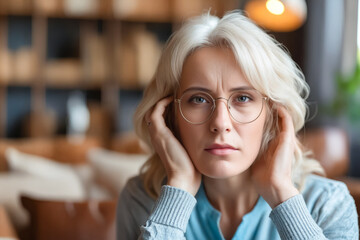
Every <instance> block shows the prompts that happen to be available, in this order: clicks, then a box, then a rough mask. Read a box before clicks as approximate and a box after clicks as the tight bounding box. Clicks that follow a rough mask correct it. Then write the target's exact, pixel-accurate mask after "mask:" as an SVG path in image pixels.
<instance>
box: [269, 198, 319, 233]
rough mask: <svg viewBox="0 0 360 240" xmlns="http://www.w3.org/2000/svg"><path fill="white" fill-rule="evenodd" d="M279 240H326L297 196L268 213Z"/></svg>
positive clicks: (302, 201)
mask: <svg viewBox="0 0 360 240" xmlns="http://www.w3.org/2000/svg"><path fill="white" fill-rule="evenodd" d="M270 218H271V219H272V221H273V222H274V224H275V226H276V228H277V230H278V232H279V234H280V237H281V239H294V240H295V239H299V240H300V239H301V240H304V239H314V240H316V239H326V238H325V236H324V235H323V233H322V230H321V228H320V227H319V226H318V225H317V224H316V222H315V221H314V220H313V218H312V216H311V215H310V212H309V210H308V209H307V207H306V205H305V201H304V198H303V196H302V195H301V194H298V195H296V196H294V197H292V198H290V199H288V200H287V201H285V202H284V203H282V204H280V205H279V206H277V207H276V208H274V209H273V211H272V212H271V213H270Z"/></svg>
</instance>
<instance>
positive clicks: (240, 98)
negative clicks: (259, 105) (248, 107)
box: [234, 94, 251, 103]
mask: <svg viewBox="0 0 360 240" xmlns="http://www.w3.org/2000/svg"><path fill="white" fill-rule="evenodd" d="M234 100H235V102H236V103H246V102H249V101H251V98H250V97H249V96H246V95H243V94H242V95H237V96H235V98H234Z"/></svg>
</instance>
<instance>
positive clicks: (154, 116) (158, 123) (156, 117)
mask: <svg viewBox="0 0 360 240" xmlns="http://www.w3.org/2000/svg"><path fill="white" fill-rule="evenodd" d="M173 100H174V97H173V96H171V97H167V98H164V99H161V100H160V101H159V102H158V103H157V104H156V105H155V107H154V109H153V111H152V112H151V114H150V116H149V120H150V122H151V125H150V126H151V127H152V128H154V129H155V130H161V129H166V128H165V127H166V124H165V119H164V116H163V115H164V112H165V110H166V107H167V106H168V105H169V104H170V103H171V102H172V101H173Z"/></svg>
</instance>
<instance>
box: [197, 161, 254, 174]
mask: <svg viewBox="0 0 360 240" xmlns="http://www.w3.org/2000/svg"><path fill="white" fill-rule="evenodd" d="M237 165H238V163H237ZM249 168H250V165H249V166H247V165H246V166H244V164H242V165H241V166H236V165H235V164H233V163H231V162H228V161H221V160H220V161H218V162H217V163H215V164H211V165H210V164H209V165H207V166H206V168H202V167H201V166H199V167H197V169H198V171H199V172H200V173H201V174H202V175H204V176H206V177H209V178H214V179H225V178H231V177H234V176H237V175H240V174H242V173H244V172H245V171H246V170H248V169H249Z"/></svg>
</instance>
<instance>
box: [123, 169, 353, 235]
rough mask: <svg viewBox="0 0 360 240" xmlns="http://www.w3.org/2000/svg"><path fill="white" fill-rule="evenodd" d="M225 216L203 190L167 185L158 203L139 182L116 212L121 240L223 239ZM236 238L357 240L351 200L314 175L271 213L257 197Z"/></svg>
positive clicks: (126, 192) (340, 187)
mask: <svg viewBox="0 0 360 240" xmlns="http://www.w3.org/2000/svg"><path fill="white" fill-rule="evenodd" d="M220 217H221V213H220V212H219V211H217V210H216V209H214V208H213V207H212V205H211V204H210V203H209V201H208V199H207V197H206V194H205V191H204V188H203V186H201V187H200V189H199V191H198V193H197V194H196V196H195V197H193V196H192V195H191V194H189V193H188V192H185V191H183V190H181V189H178V188H174V187H171V186H163V187H162V189H161V194H160V196H159V198H158V200H157V201H154V200H153V199H151V198H150V197H149V196H148V195H147V194H146V192H145V190H144V188H143V185H142V182H141V180H140V178H139V177H135V178H132V179H131V180H129V182H128V183H127V185H126V187H125V188H124V190H123V191H122V193H121V195H120V198H119V203H118V208H117V239H118V240H120V239H125V240H132V239H157V240H162V239H173V240H176V239H187V240H192V239H194V240H195V239H196V240H203V239H204V240H206V239H208V240H211V239H214V240H215V239H224V237H223V235H222V233H221V230H220ZM232 239H262V240H264V239H271V240H276V239H299V240H300V239H301V240H305V239H356V240H357V239H359V229H358V216H357V213H356V207H355V204H354V200H353V198H352V197H351V196H350V194H349V192H348V190H347V188H346V186H345V185H344V184H343V183H341V182H338V181H334V180H330V179H326V178H323V177H319V176H315V175H310V176H309V177H308V178H307V181H306V185H305V189H304V191H303V192H302V193H301V194H299V195H296V196H294V197H292V198H290V199H288V200H287V201H285V202H283V203H281V204H280V205H278V206H277V207H276V208H274V209H271V208H270V206H269V205H268V204H267V203H266V201H265V200H264V199H263V198H262V197H259V199H258V201H257V203H256V205H255V206H254V208H253V209H252V210H251V211H250V212H249V213H247V214H246V215H245V216H244V217H243V219H242V221H241V223H240V225H239V226H238V228H237V230H236V232H235V234H234V236H233V238H232Z"/></svg>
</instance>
